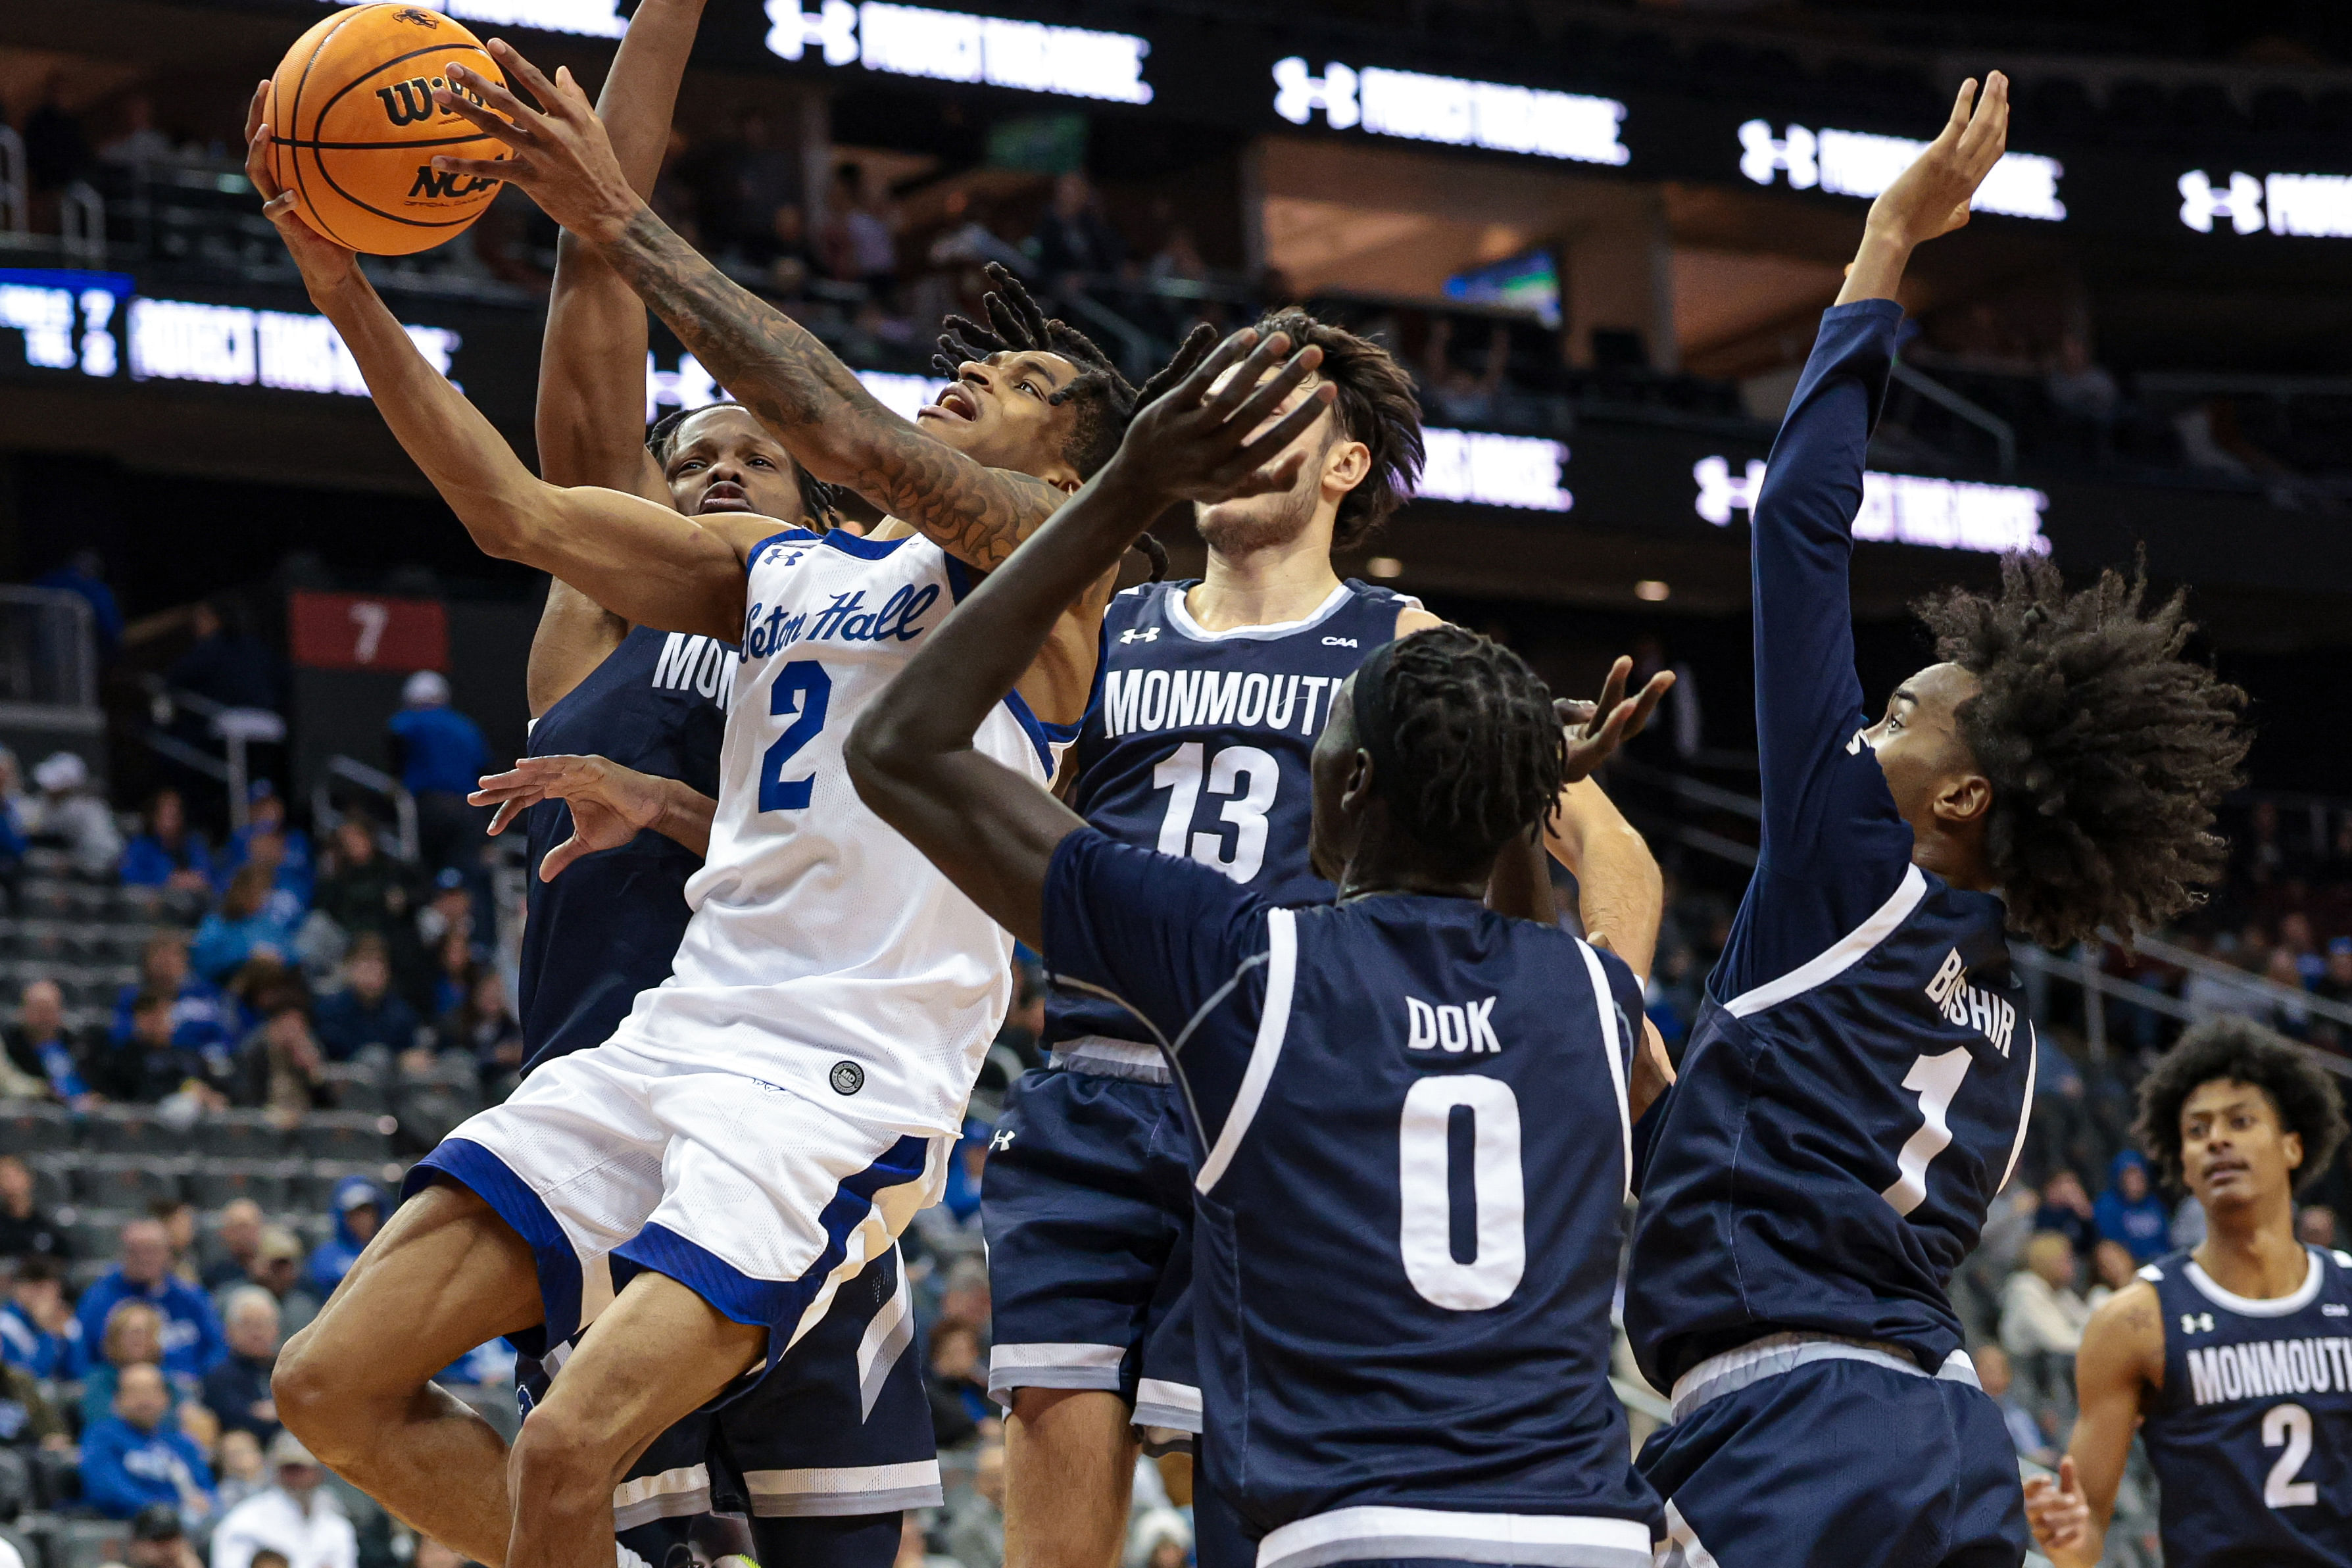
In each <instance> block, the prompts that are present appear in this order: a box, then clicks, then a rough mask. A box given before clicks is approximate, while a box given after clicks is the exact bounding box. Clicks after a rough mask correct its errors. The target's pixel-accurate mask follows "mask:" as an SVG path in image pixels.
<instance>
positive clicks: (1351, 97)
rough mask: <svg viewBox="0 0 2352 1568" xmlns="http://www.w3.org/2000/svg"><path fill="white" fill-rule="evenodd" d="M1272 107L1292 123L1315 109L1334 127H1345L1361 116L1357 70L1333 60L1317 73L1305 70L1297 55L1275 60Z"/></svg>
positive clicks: (1301, 122) (1301, 120) (1300, 122)
mask: <svg viewBox="0 0 2352 1568" xmlns="http://www.w3.org/2000/svg"><path fill="white" fill-rule="evenodd" d="M1274 86H1275V94H1274V111H1275V112H1276V114H1279V115H1281V116H1282V117H1283V118H1284V119H1285V120H1287V121H1290V122H1291V123H1292V124H1293V125H1304V124H1306V123H1307V121H1308V120H1309V119H1310V118H1312V117H1313V115H1314V113H1315V111H1316V110H1318V109H1319V110H1322V111H1323V119H1324V121H1326V122H1327V123H1328V124H1329V125H1330V127H1331V129H1332V130H1334V131H1345V130H1348V129H1349V127H1351V126H1353V125H1355V124H1356V123H1357V122H1358V121H1360V120H1361V119H1362V118H1363V116H1362V115H1361V114H1360V113H1359V112H1358V110H1357V108H1356V73H1355V72H1354V71H1351V70H1349V68H1347V67H1346V66H1343V65H1341V64H1339V61H1337V60H1334V61H1332V62H1331V63H1330V64H1329V65H1327V66H1325V67H1324V68H1323V74H1322V75H1321V76H1319V77H1318V76H1309V75H1307V62H1306V61H1305V60H1303V59H1300V58H1298V57H1297V55H1292V56H1291V57H1289V58H1287V59H1280V60H1276V61H1275V63H1274Z"/></svg>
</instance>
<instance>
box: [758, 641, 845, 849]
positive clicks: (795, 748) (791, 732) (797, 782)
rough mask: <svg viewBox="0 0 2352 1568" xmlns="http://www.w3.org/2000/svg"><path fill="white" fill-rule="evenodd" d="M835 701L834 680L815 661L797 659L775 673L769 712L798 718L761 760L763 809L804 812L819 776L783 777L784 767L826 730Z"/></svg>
mask: <svg viewBox="0 0 2352 1568" xmlns="http://www.w3.org/2000/svg"><path fill="white" fill-rule="evenodd" d="M832 700H833V678H832V677H831V676H829V675H827V674H825V672H824V666H823V665H821V664H819V663H818V662H817V661H816V660H814V659H813V658H796V659H794V660H793V661H792V662H791V663H790V664H788V665H786V666H784V668H782V669H780V670H778V671H776V684H775V685H774V686H772V687H771V688H769V689H768V712H769V713H770V715H772V717H775V718H779V719H781V718H782V717H783V716H784V715H785V714H787V713H792V714H795V715H797V717H795V718H794V719H793V721H792V722H791V723H789V724H787V725H785V726H784V732H783V733H782V734H781V735H779V736H777V737H776V740H775V743H774V744H773V745H772V746H770V747H769V748H768V750H767V752H765V753H764V754H763V755H762V756H761V758H760V809H761V811H803V810H806V809H807V807H808V803H809V795H810V794H811V792H813V791H814V789H815V788H816V774H814V773H811V774H809V776H808V777H806V778H804V779H791V780H787V779H784V778H782V777H780V776H779V775H780V774H782V773H783V771H784V765H785V764H786V763H790V762H791V761H792V760H793V757H795V756H797V755H798V754H799V753H800V749H801V748H802V747H803V746H805V745H807V744H808V743H809V742H811V741H814V740H815V739H816V737H817V731H820V730H823V729H824V710H825V708H826V707H827V705H828V704H830V703H831V702H832Z"/></svg>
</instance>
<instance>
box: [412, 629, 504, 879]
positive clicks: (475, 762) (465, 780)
mask: <svg viewBox="0 0 2352 1568" xmlns="http://www.w3.org/2000/svg"><path fill="white" fill-rule="evenodd" d="M400 696H401V700H402V701H403V702H404V703H405V704H406V706H405V707H404V708H402V709H401V710H400V711H399V712H397V713H395V714H394V715H393V716H392V724H391V729H392V743H393V752H394V756H395V758H396V759H397V761H398V763H399V768H400V782H401V783H402V784H405V785H407V786H408V793H409V794H411V795H415V797H416V827H417V836H418V837H420V838H421V839H422V840H423V841H424V844H423V847H424V851H425V864H426V865H427V866H429V867H433V868H439V867H443V866H447V865H452V864H454V863H456V862H457V859H458V858H460V855H461V852H462V851H463V850H464V849H465V848H466V847H467V845H468V844H469V843H471V842H473V841H475V840H478V839H479V838H480V837H482V836H483V828H484V826H485V823H486V821H487V814H486V813H483V812H480V811H478V810H477V809H476V808H475V807H473V806H470V805H467V804H466V797H467V795H471V794H472V793H473V792H474V791H475V790H476V789H477V788H478V787H479V785H480V780H481V776H482V770H483V769H484V768H485V767H487V766H488V763H489V760H490V749H489V747H488V745H487V744H486V743H485V742H483V740H482V731H481V730H480V728H479V727H478V726H477V725H476V724H475V722H474V721H472V720H471V719H468V718H467V717H466V716H465V715H464V714H463V713H460V712H458V711H457V710H456V709H454V708H452V707H450V706H449V683H448V682H447V681H446V680H445V679H442V678H441V677H440V676H439V675H438V674H436V673H435V672H434V671H432V670H429V669H420V670H418V671H417V672H416V673H415V674H414V675H412V676H410V677H409V678H408V684H407V685H406V686H404V687H403V688H402V689H401V693H400Z"/></svg>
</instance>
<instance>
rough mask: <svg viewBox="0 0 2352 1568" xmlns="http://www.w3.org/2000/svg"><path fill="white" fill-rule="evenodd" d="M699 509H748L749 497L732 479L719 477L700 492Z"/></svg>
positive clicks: (749, 508)
mask: <svg viewBox="0 0 2352 1568" xmlns="http://www.w3.org/2000/svg"><path fill="white" fill-rule="evenodd" d="M697 510H701V511H750V510H751V497H750V496H749V495H748V494H746V493H745V492H744V489H743V487H742V486H741V485H739V484H737V483H736V482H735V481H734V480H732V479H721V480H719V482H718V483H717V484H715V485H713V486H711V487H710V488H709V489H707V490H705V491H703V492H702V504H701V505H700V507H698V509H697Z"/></svg>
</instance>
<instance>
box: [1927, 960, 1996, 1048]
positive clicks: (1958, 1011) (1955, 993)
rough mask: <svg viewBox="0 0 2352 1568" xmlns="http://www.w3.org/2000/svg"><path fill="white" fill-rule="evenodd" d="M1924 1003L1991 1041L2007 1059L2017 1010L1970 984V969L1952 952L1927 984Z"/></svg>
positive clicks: (1950, 1020) (1988, 992)
mask: <svg viewBox="0 0 2352 1568" xmlns="http://www.w3.org/2000/svg"><path fill="white" fill-rule="evenodd" d="M1927 1000H1928V1001H1930V1002H1933V1003H1934V1004H1935V1005H1936V1006H1937V1009H1938V1010H1939V1011H1940V1012H1942V1014H1943V1015H1944V1016H1945V1018H1946V1019H1948V1021H1949V1022H1951V1023H1953V1024H1955V1025H1957V1026H1959V1027H1960V1028H1963V1029H1965V1028H1968V1027H1969V1026H1971V1025H1973V1026H1975V1028H1976V1031H1977V1032H1978V1033H1979V1034H1980V1035H1982V1036H1983V1037H1985V1038H1986V1039H1988V1040H1990V1041H1991V1042H1992V1043H1993V1045H1994V1046H1995V1047H1997V1048H1998V1049H1999V1050H2000V1054H2001V1055H2002V1056H2007V1055H2009V1037H2010V1036H2011V1034H2012V1033H2014V1032H2015V1031H2016V1028H2017V1009H2016V1008H2015V1007H2014V1006H2012V1005H2011V1004H2009V1003H2007V1002H2005V1001H2003V1000H2001V998H2000V997H1998V996H1996V995H1994V994H1992V993H1991V992H1990V991H1985V990H1981V989H1979V988H1978V987H1977V986H1974V985H1971V984H1969V968H1968V964H1967V963H1966V962H1965V961H1963V960H1962V959H1961V957H1960V952H1959V949H1958V948H1954V949H1953V950H1952V951H1951V952H1949V953H1948V954H1946V955H1945V958H1944V962H1943V963H1942V965H1941V966H1940V967H1938V968H1937V971H1936V977H1935V978H1934V979H1933V980H1930V981H1928V982H1927Z"/></svg>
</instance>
